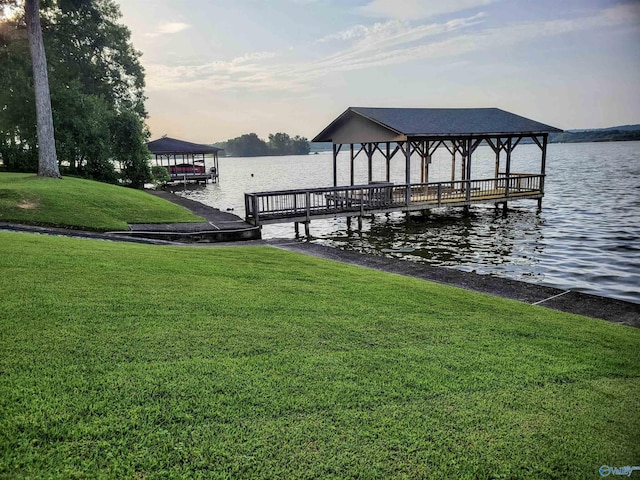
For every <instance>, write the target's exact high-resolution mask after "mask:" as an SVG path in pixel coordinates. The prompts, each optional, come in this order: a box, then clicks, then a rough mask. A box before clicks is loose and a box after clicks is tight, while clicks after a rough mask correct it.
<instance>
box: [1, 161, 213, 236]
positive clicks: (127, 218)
mask: <svg viewBox="0 0 640 480" xmlns="http://www.w3.org/2000/svg"><path fill="white" fill-rule="evenodd" d="M200 221H202V219H201V218H200V217H197V216H195V215H193V214H192V213H191V212H189V211H187V210H185V209H184V208H182V207H179V206H178V205H175V204H173V203H171V202H167V201H166V200H163V199H160V198H158V197H154V196H153V195H149V194H148V193H145V192H143V191H140V190H134V189H131V188H125V187H119V186H116V185H109V184H106V183H100V182H93V181H90V180H83V179H79V178H73V177H65V178H63V179H62V180H59V179H51V178H39V177H37V176H36V175H33V174H28V173H0V222H15V223H28V224H36V225H54V226H64V227H76V228H84V229H90V230H103V231H106V230H127V229H128V227H127V225H128V224H129V223H174V222H200Z"/></svg>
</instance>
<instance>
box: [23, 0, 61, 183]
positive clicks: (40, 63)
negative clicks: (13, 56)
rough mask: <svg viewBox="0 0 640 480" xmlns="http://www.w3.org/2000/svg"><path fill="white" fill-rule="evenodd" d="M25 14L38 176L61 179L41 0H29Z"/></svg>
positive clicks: (26, 3)
mask: <svg viewBox="0 0 640 480" xmlns="http://www.w3.org/2000/svg"><path fill="white" fill-rule="evenodd" d="M24 13H25V19H26V21H27V35H28V37H29V50H30V51H31V63H32V64H33V84H34V89H35V94H36V119H37V126H38V176H40V177H55V178H60V170H59V169H58V157H57V155H56V142H55V137H54V133H53V116H52V113H51V97H50V95H49V76H48V74H47V58H46V55H45V52H44V42H43V41H42V27H41V25H40V0H26V2H25V5H24Z"/></svg>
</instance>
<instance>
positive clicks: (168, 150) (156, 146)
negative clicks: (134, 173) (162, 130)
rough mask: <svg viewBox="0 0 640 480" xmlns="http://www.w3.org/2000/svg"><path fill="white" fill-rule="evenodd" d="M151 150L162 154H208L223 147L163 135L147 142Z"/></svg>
mask: <svg viewBox="0 0 640 480" xmlns="http://www.w3.org/2000/svg"><path fill="white" fill-rule="evenodd" d="M147 147H148V148H149V151H150V152H151V153H153V154H155V155H160V154H165V155H166V154H174V153H175V154H194V153H195V154H206V153H216V152H219V151H220V150H222V149H221V148H218V147H214V146H212V145H202V144H199V143H191V142H185V141H184V140H177V139H175V138H170V137H162V138H159V139H158V140H154V141H152V142H149V143H147Z"/></svg>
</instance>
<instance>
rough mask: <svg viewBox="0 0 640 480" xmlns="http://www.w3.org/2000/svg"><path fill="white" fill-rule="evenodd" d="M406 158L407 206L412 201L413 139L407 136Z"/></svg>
mask: <svg viewBox="0 0 640 480" xmlns="http://www.w3.org/2000/svg"><path fill="white" fill-rule="evenodd" d="M405 147H406V149H405V152H404V155H405V158H404V163H405V165H404V168H405V174H404V179H405V183H406V184H407V190H406V192H405V202H406V204H407V206H409V203H411V141H410V140H409V137H407V141H406V142H405Z"/></svg>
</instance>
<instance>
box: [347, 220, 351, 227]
mask: <svg viewBox="0 0 640 480" xmlns="http://www.w3.org/2000/svg"><path fill="white" fill-rule="evenodd" d="M347 230H351V217H347Z"/></svg>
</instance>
